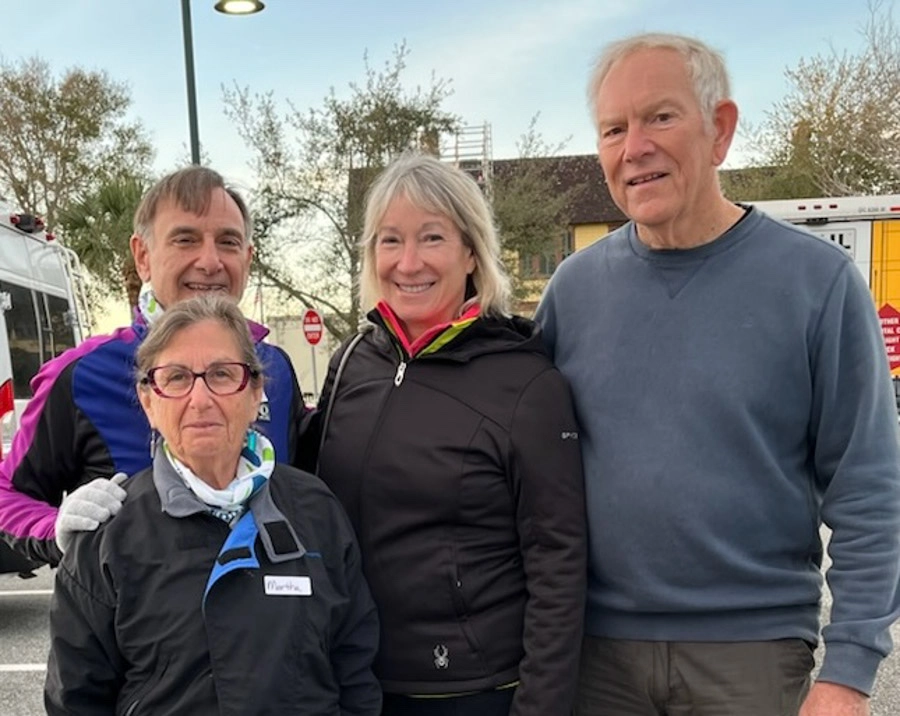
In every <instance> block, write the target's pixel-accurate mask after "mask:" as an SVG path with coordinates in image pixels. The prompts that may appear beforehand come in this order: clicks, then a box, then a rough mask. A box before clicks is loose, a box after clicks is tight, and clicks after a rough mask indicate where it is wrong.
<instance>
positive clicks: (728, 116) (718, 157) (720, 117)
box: [713, 99, 738, 166]
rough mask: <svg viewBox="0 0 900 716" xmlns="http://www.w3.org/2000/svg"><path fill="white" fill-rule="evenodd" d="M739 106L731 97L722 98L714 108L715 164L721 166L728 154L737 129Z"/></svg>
mask: <svg viewBox="0 0 900 716" xmlns="http://www.w3.org/2000/svg"><path fill="white" fill-rule="evenodd" d="M737 123H738V108H737V105H736V104H735V103H734V102H733V101H732V100H730V99H723V100H721V101H720V102H719V103H718V104H717V105H716V107H715V109H714V110H713V132H714V134H715V137H714V140H713V164H714V165H715V166H719V165H720V164H722V162H724V161H725V157H727V156H728V149H729V148H730V147H731V142H732V140H733V139H734V133H735V132H736V131H737Z"/></svg>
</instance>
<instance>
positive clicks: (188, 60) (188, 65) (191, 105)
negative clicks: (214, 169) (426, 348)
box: [181, 0, 200, 164]
mask: <svg viewBox="0 0 900 716" xmlns="http://www.w3.org/2000/svg"><path fill="white" fill-rule="evenodd" d="M181 25H182V29H183V31H184V72H185V76H186V78H187V101H188V126H189V127H190V132H191V164H199V163H200V130H199V128H198V126H197V88H196V86H195V85H194V40H193V38H192V36H191V0H181Z"/></svg>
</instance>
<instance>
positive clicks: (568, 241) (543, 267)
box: [519, 229, 575, 278]
mask: <svg viewBox="0 0 900 716" xmlns="http://www.w3.org/2000/svg"><path fill="white" fill-rule="evenodd" d="M574 252H575V237H574V235H573V233H572V232H571V231H570V230H568V229H567V230H566V231H565V232H564V233H563V234H562V236H560V237H559V239H558V240H557V241H555V242H554V244H553V245H552V246H550V247H548V248H547V249H546V250H545V251H542V252H541V253H539V254H524V255H521V256H519V273H520V275H521V276H522V278H549V277H550V276H551V275H553V272H554V271H556V267H557V266H559V264H560V263H561V262H562V260H563V259H564V258H566V257H567V256H571V255H572V254H573V253H574Z"/></svg>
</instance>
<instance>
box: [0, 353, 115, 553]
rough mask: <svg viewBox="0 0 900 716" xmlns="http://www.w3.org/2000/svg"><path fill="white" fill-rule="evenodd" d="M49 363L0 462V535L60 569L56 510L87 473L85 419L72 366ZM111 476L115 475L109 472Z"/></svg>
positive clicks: (38, 380) (36, 381) (34, 383)
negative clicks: (82, 440) (81, 434)
mask: <svg viewBox="0 0 900 716" xmlns="http://www.w3.org/2000/svg"><path fill="white" fill-rule="evenodd" d="M60 360H61V359H57V360H56V361H50V362H49V363H47V364H45V365H44V367H43V368H41V370H40V371H39V372H38V374H37V376H35V378H34V380H33V381H32V389H33V392H34V397H33V398H32V399H31V400H30V401H29V403H28V406H27V407H26V408H25V411H24V413H23V415H22V420H21V422H20V427H19V430H18V431H17V432H16V435H15V437H14V438H13V443H12V448H11V449H10V452H9V455H7V456H6V458H5V459H4V460H3V462H2V463H0V534H2V536H3V539H4V540H5V541H6V542H8V543H9V545H10V546H11V547H12V548H13V549H15V550H17V551H19V552H21V553H22V554H24V555H25V556H26V557H28V558H29V559H32V560H35V561H39V562H47V563H50V564H51V565H56V564H57V563H58V562H59V559H60V556H61V554H60V552H59V549H58V548H57V546H56V541H55V539H54V523H55V521H56V513H57V507H58V506H59V504H60V502H61V501H62V497H63V493H64V492H66V491H68V490H71V489H73V488H74V487H76V486H77V485H78V481H79V479H80V478H81V476H82V474H83V472H84V470H83V465H82V460H81V457H80V456H81V455H82V454H83V449H81V448H79V447H78V429H79V428H78V426H79V423H80V420H81V416H80V415H79V410H78V407H77V406H76V405H75V402H74V400H73V396H72V370H73V368H74V364H69V365H67V366H65V368H63V369H62V370H61V371H60V367H59V361H60ZM109 474H112V471H110V473H109Z"/></svg>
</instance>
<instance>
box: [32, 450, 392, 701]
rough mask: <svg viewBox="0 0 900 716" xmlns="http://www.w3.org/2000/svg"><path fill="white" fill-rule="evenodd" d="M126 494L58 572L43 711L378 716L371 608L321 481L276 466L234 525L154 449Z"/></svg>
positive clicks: (348, 536) (353, 551)
mask: <svg viewBox="0 0 900 716" xmlns="http://www.w3.org/2000/svg"><path fill="white" fill-rule="evenodd" d="M154 469H155V472H154ZM125 489H126V490H127V491H128V497H127V499H126V500H125V502H124V504H123V506H122V510H121V511H120V512H119V513H118V514H117V515H116V516H115V517H114V518H113V519H111V520H109V521H108V522H106V523H105V524H103V525H101V526H100V528H99V529H98V530H97V531H96V532H80V533H78V534H77V535H76V536H75V537H74V539H73V544H72V546H71V547H70V548H69V550H68V551H67V552H66V554H65V556H64V558H63V560H62V563H61V564H60V568H59V572H58V573H57V577H56V588H55V590H54V595H53V601H52V603H51V609H50V630H51V646H50V658H49V663H48V667H47V680H46V686H45V705H46V709H47V713H48V714H51V715H52V716H63V714H65V715H66V716H113V714H117V715H124V716H141V715H142V714H153V716H175V715H181V714H191V715H192V716H193V715H194V714H196V715H198V716H199V715H201V714H202V715H203V716H205V715H207V714H216V715H218V716H270V715H271V716H274V715H275V714H278V715H279V716H280V715H282V714H284V715H288V714H292V715H295V716H326V715H327V716H377V714H378V713H379V712H380V710H381V692H380V689H379V687H378V683H377V681H376V679H375V677H374V675H373V674H372V671H371V663H372V658H373V656H374V654H375V650H376V648H377V640H378V619H377V616H376V613H375V605H374V604H373V603H372V598H371V596H370V595H369V591H368V589H367V588H366V585H365V582H364V580H363V578H362V572H361V570H360V564H359V551H358V548H357V546H356V540H355V538H354V536H353V530H352V528H351V526H350V524H349V523H348V521H347V518H346V515H345V514H344V511H343V509H341V507H340V505H339V504H338V503H337V501H336V500H335V499H334V496H333V495H332V494H331V493H330V492H329V490H327V489H326V488H325V486H324V485H323V484H322V482H321V480H318V479H316V478H315V477H313V476H312V475H309V474H305V473H302V472H299V471H297V470H295V469H293V468H292V467H289V466H285V465H276V466H275V469H274V471H273V473H272V476H271V478H270V479H269V480H268V482H267V483H266V484H265V485H264V486H263V487H262V488H261V489H260V490H259V492H257V493H256V494H255V495H254V496H253V497H252V498H251V501H250V510H249V511H247V512H246V513H245V514H244V515H243V517H242V518H241V519H240V520H239V522H238V523H237V524H236V525H235V526H234V527H233V528H231V529H229V526H228V525H227V524H226V523H225V522H223V521H222V520H220V519H218V518H217V517H213V516H212V515H210V514H208V508H207V507H206V506H205V505H203V504H202V503H201V502H200V501H199V499H197V498H196V497H195V496H194V494H193V493H192V492H190V490H189V489H188V488H187V487H186V486H185V484H184V482H183V481H182V480H181V478H180V477H178V476H177V475H176V474H175V472H174V470H173V469H172V468H171V466H169V465H168V462H167V460H166V458H165V457H164V456H163V451H161V450H160V451H158V452H157V457H156V460H155V463H154V468H153V469H148V470H144V471H143V472H141V473H139V474H138V475H136V476H135V477H134V478H132V479H130V480H129V481H128V482H127V483H126V488H125Z"/></svg>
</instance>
